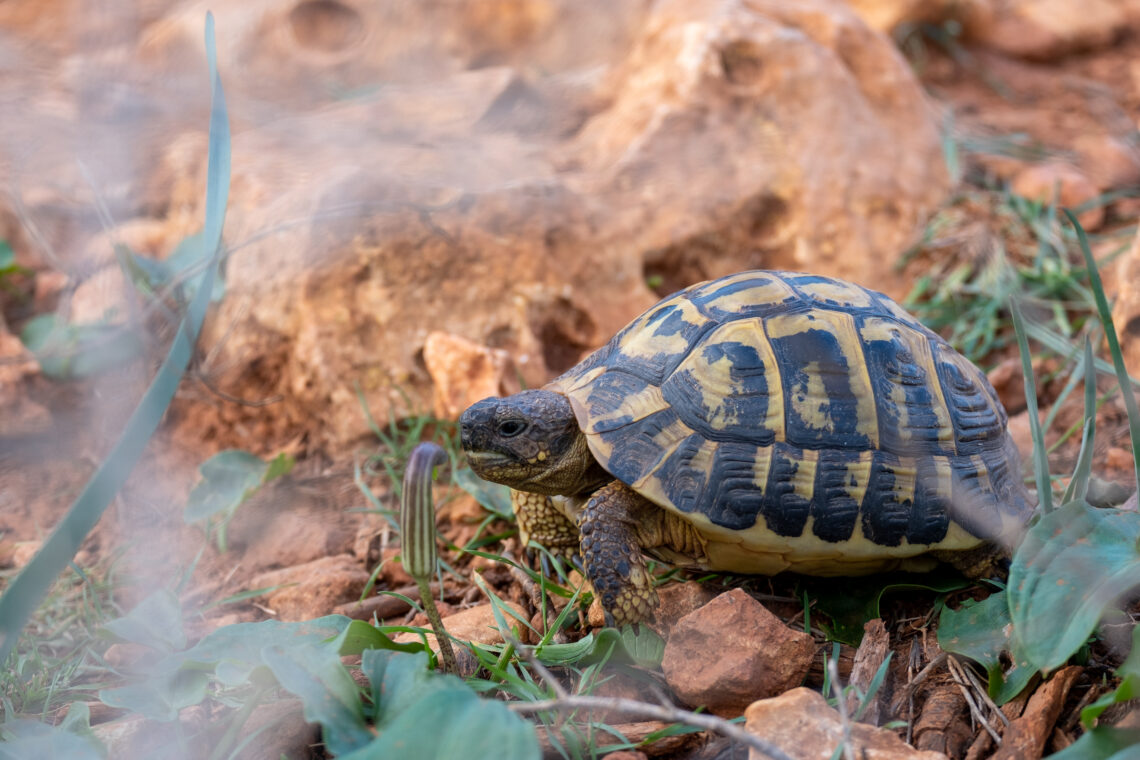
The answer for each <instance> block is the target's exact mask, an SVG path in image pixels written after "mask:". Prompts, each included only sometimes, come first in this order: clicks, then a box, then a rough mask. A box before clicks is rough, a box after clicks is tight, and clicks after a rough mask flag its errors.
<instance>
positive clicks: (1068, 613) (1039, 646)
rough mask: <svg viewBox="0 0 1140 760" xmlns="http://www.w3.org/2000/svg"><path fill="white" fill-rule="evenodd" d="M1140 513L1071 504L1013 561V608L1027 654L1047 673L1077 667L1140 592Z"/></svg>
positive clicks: (1037, 528) (1031, 536)
mask: <svg viewBox="0 0 1140 760" xmlns="http://www.w3.org/2000/svg"><path fill="white" fill-rule="evenodd" d="M1138 538H1140V513H1136V512H1122V511H1120V510H1116V509H1097V508H1095V507H1090V506H1088V505H1087V504H1082V503H1080V502H1071V503H1069V504H1066V505H1064V506H1062V507H1060V508H1058V509H1056V510H1054V511H1053V512H1051V513H1049V514H1047V515H1044V516H1042V518H1041V519H1040V520H1039V521H1038V522H1037V524H1036V525H1034V526H1032V527H1031V528H1030V529H1029V531H1028V533H1027V534H1026V536H1025V539H1024V540H1023V541H1022V543H1021V545H1020V546H1019V547H1018V548H1017V551H1016V552H1015V553H1014V555H1013V564H1012V566H1011V567H1010V572H1009V586H1008V590H1009V606H1010V616H1011V618H1012V620H1013V624H1014V631H1015V633H1016V636H1017V639H1018V642H1019V645H1020V647H1021V651H1022V652H1023V653H1024V654H1025V656H1026V658H1027V659H1028V660H1029V661H1030V662H1031V663H1032V664H1033V666H1034V667H1035V668H1036V669H1039V670H1045V671H1048V670H1052V669H1054V668H1056V667H1059V666H1061V665H1063V664H1065V662H1066V661H1067V660H1068V659H1069V657H1070V656H1071V655H1072V654H1073V653H1074V652H1076V651H1077V649H1079V648H1080V647H1081V646H1082V645H1083V644H1084V643H1085V641H1086V640H1087V639H1088V637H1089V635H1090V634H1091V633H1092V632H1093V629H1094V628H1095V627H1096V625H1097V623H1098V622H1099V621H1100V619H1101V617H1102V616H1103V615H1104V613H1105V611H1106V610H1108V609H1109V608H1110V607H1112V606H1113V604H1114V603H1115V602H1116V601H1117V600H1118V599H1119V598H1120V596H1121V595H1123V594H1124V593H1126V592H1127V591H1128V590H1129V589H1131V588H1133V587H1135V586H1136V585H1138V584H1140V553H1138V552H1137V539H1138Z"/></svg>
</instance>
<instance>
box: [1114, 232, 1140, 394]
mask: <svg viewBox="0 0 1140 760" xmlns="http://www.w3.org/2000/svg"><path fill="white" fill-rule="evenodd" d="M1115 274H1116V278H1115V279H1116V293H1115V294H1114V295H1115V297H1114V298H1113V302H1114V303H1113V307H1112V322H1113V324H1114V325H1116V332H1117V334H1118V335H1119V337H1120V350H1121V352H1123V354H1124V367H1125V369H1127V370H1128V374H1130V375H1132V377H1140V232H1137V235H1136V237H1135V238H1133V239H1132V247H1131V248H1129V249H1128V252H1127V253H1126V254H1125V255H1124V256H1121V257H1120V260H1119V261H1117V262H1116V272H1115Z"/></svg>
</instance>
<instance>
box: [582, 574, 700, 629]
mask: <svg viewBox="0 0 1140 760" xmlns="http://www.w3.org/2000/svg"><path fill="white" fill-rule="evenodd" d="M715 597H716V592H714V591H713V590H712V589H710V588H708V587H707V586H705V585H704V584H701V583H696V582H694V581H686V582H684V583H668V584H666V585H664V586H662V587H661V588H659V589H657V598H658V602H659V603H658V605H657V610H656V611H655V613H654V620H653V627H654V629H655V630H656V631H657V632H658V633H660V634H661V635H662V636H663V637H664V638H666V639H668V638H669V634H670V633H672V631H673V629H674V628H675V627H676V626H677V624H678V623H679V622H681V620H682V619H683V618H684V617H685V616H686V615H688V614H689V613H691V612H695V611H696V610H698V609H700V608H701V607H703V606H705V605H706V604H708V603H709V602H711V601H712V600H713V599H714V598H715ZM591 609H592V608H591Z"/></svg>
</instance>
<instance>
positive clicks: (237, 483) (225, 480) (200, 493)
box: [182, 449, 269, 523]
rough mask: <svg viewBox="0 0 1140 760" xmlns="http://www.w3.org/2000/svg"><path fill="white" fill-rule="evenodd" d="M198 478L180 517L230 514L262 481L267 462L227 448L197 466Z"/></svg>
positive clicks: (195, 519) (190, 518) (193, 518)
mask: <svg viewBox="0 0 1140 760" xmlns="http://www.w3.org/2000/svg"><path fill="white" fill-rule="evenodd" d="M198 471H199V472H200V473H201V474H202V479H201V480H200V481H199V482H198V483H197V485H195V486H194V488H193V490H191V491H190V498H189V499H188V500H187V502H186V509H185V511H184V512H183V513H182V519H183V520H185V521H186V522H187V523H195V522H198V521H199V520H205V519H207V518H210V517H213V516H214V515H218V514H223V515H231V514H233V513H234V511H235V510H236V509H237V508H238V507H239V506H240V505H241V503H242V502H243V501H245V500H246V498H247V497H249V495H250V494H252V493H253V492H254V491H256V490H257V488H258V487H259V486H260V485H261V484H262V482H263V481H264V480H265V476H266V475H267V474H268V472H269V465H268V464H266V463H265V462H264V461H262V460H261V458H260V457H257V456H254V455H253V454H250V453H249V452H248V451H242V450H240V449H227V450H225V451H222V452H219V453H217V454H215V455H214V456H212V457H210V458H209V459H207V460H206V461H205V462H203V463H202V466H201V467H199V468H198Z"/></svg>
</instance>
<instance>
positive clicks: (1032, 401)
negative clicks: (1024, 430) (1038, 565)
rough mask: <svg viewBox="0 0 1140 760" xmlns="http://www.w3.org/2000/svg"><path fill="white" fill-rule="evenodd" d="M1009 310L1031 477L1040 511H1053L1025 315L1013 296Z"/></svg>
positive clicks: (1047, 460)
mask: <svg viewBox="0 0 1140 760" xmlns="http://www.w3.org/2000/svg"><path fill="white" fill-rule="evenodd" d="M1009 311H1010V313H1011V314H1012V315H1013V329H1014V332H1016V333H1017V346H1018V349H1019V352H1020V353H1021V370H1022V372H1023V374H1024V375H1025V403H1026V406H1028V413H1029V429H1030V431H1031V432H1032V434H1033V477H1034V479H1035V480H1036V482H1037V501H1038V503H1039V504H1040V505H1041V511H1042V512H1043V513H1044V514H1049V513H1050V512H1052V511H1053V488H1052V486H1051V485H1050V484H1049V458H1048V455H1047V454H1046V453H1045V433H1044V431H1043V430H1042V429H1041V419H1040V418H1039V417H1038V416H1037V384H1036V383H1035V382H1034V380H1033V360H1032V358H1031V357H1030V354H1029V338H1028V337H1026V333H1025V319H1024V318H1023V317H1022V316H1021V307H1020V306H1018V305H1017V300H1016V299H1013V298H1011V299H1009Z"/></svg>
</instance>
